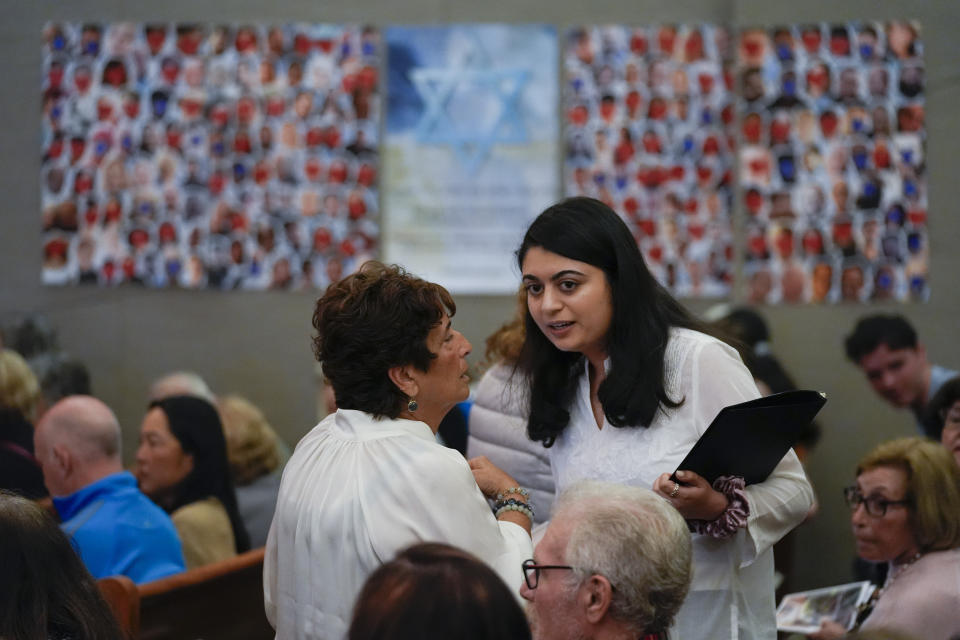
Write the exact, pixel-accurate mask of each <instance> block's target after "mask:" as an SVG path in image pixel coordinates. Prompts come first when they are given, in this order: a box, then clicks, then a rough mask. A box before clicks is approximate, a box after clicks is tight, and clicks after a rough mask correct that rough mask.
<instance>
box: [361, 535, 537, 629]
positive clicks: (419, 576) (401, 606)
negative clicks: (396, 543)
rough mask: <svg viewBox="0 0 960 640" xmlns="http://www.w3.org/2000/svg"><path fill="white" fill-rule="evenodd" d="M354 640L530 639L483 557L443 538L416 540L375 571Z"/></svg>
mask: <svg viewBox="0 0 960 640" xmlns="http://www.w3.org/2000/svg"><path fill="white" fill-rule="evenodd" d="M348 638H349V640H433V639H434V638H459V639H462V640H529V639H530V627H529V626H528V624H527V619H526V616H524V614H523V610H522V609H521V608H520V605H519V604H518V603H517V600H516V598H515V597H514V596H513V594H511V593H510V589H508V588H507V585H506V584H504V582H503V580H501V579H500V577H499V576H497V574H496V573H495V572H494V571H493V570H492V569H491V568H490V567H488V566H487V565H486V564H484V563H483V562H481V561H480V560H479V559H478V558H476V557H474V556H472V555H470V554H469V553H467V552H466V551H462V550H460V549H457V548H455V547H451V546H449V545H446V544H441V543H438V542H432V543H422V544H417V545H414V546H412V547H410V548H409V549H405V550H404V551H401V552H400V553H399V554H398V555H397V557H396V558H395V559H393V560H392V561H390V562H387V563H386V564H384V565H381V566H380V567H379V568H378V569H377V570H376V571H374V572H373V573H372V574H370V577H369V578H368V579H367V582H366V584H364V586H363V589H362V590H361V591H360V595H359V596H358V597H357V602H356V605H355V608H354V611H353V620H352V622H351V623H350V631H349V635H348Z"/></svg>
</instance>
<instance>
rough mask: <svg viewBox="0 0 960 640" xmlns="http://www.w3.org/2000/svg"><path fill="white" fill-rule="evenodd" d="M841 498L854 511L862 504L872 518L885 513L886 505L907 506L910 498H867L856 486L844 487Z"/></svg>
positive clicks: (880, 516) (879, 516)
mask: <svg viewBox="0 0 960 640" xmlns="http://www.w3.org/2000/svg"><path fill="white" fill-rule="evenodd" d="M843 499H844V500H846V502H847V506H848V507H850V510H851V511H856V509H857V507H858V506H859V505H861V504H862V505H863V507H864V509H866V510H867V515H871V516H873V517H874V518H882V517H883V516H885V515H887V507H891V506H907V505H909V504H910V500H887V499H886V498H880V497H877V496H870V497H869V498H867V497H864V495H863V494H862V493H860V490H859V489H857V488H856V487H845V488H844V490H843Z"/></svg>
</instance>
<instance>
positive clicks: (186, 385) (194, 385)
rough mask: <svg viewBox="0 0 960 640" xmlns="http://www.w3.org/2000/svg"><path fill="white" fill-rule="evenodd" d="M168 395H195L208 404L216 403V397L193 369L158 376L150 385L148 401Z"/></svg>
mask: <svg viewBox="0 0 960 640" xmlns="http://www.w3.org/2000/svg"><path fill="white" fill-rule="evenodd" d="M170 396H195V397H197V398H203V399H204V400H206V401H207V402H209V403H210V404H214V405H215V404H216V402H217V398H216V396H214V395H213V391H211V390H210V387H209V386H208V385H207V383H206V381H205V380H204V379H203V378H201V377H200V374H198V373H194V372H193V371H176V372H174V373H169V374H167V375H165V376H163V377H161V378H158V379H157V380H155V381H154V382H153V384H151V385H150V396H149V400H150V402H154V401H156V400H163V399H164V398H169V397H170Z"/></svg>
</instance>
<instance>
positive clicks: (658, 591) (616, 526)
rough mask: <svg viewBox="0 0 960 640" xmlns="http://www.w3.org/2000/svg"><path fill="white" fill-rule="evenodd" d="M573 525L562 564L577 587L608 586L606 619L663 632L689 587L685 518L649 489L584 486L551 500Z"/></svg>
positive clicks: (645, 630) (559, 514)
mask: <svg viewBox="0 0 960 640" xmlns="http://www.w3.org/2000/svg"><path fill="white" fill-rule="evenodd" d="M553 513H554V515H553V517H554V519H558V518H563V519H566V520H568V521H569V522H570V523H571V528H570V537H569V539H568V541H567V548H566V559H565V562H566V563H567V564H569V565H571V566H572V567H574V571H573V579H574V580H576V581H577V582H578V583H580V582H582V581H583V580H585V579H587V578H589V577H590V576H591V575H594V574H599V575H602V576H604V577H606V578H607V579H608V580H609V581H610V584H611V585H613V600H612V603H611V606H610V615H611V617H613V618H614V619H617V620H620V621H621V622H624V623H626V624H628V625H630V626H631V627H632V628H633V629H634V630H636V632H637V633H638V634H649V633H661V632H664V631H666V630H667V629H668V628H669V627H670V625H671V624H673V619H674V617H675V616H676V613H677V611H678V610H679V609H680V605H681V604H683V600H684V598H686V595H687V591H688V589H689V588H690V577H691V574H692V569H691V562H692V555H693V549H692V545H691V541H690V531H689V529H688V528H687V523H686V521H685V520H684V519H683V516H681V515H680V513H679V512H677V510H676V509H675V508H674V507H673V505H671V504H670V503H669V502H667V501H666V500H665V499H664V498H662V497H660V496H659V495H657V494H655V493H654V492H652V491H650V490H648V489H641V488H639V487H630V486H625V485H617V484H610V483H605V482H596V481H584V482H579V483H577V484H574V485H572V486H571V487H570V488H568V489H567V490H566V491H564V492H563V493H562V494H561V495H560V497H559V498H558V499H557V503H556V505H555V506H554V512H553Z"/></svg>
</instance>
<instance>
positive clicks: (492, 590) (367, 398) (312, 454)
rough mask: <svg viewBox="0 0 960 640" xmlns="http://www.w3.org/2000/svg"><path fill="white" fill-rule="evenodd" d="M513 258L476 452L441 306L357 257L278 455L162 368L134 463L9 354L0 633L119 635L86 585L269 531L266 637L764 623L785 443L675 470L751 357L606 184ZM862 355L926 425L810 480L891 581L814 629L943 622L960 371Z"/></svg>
mask: <svg viewBox="0 0 960 640" xmlns="http://www.w3.org/2000/svg"><path fill="white" fill-rule="evenodd" d="M585 214H589V215H585ZM517 258H518V266H519V267H520V269H521V272H522V277H523V281H524V286H523V288H522V290H521V292H520V295H519V296H518V305H519V307H518V313H517V316H516V317H515V318H514V319H513V321H512V322H511V323H509V324H508V325H505V326H504V327H503V328H501V329H500V330H498V332H497V333H496V334H495V335H494V336H492V338H491V340H490V341H489V343H488V356H487V360H488V365H490V368H489V369H488V371H487V373H486V375H485V376H484V378H483V380H482V382H481V385H480V387H481V388H480V390H479V391H478V395H477V399H476V403H475V406H474V408H473V410H472V413H471V415H470V429H471V432H472V433H471V434H470V439H469V444H468V455H469V456H474V457H470V458H467V457H465V456H464V455H463V454H461V453H460V452H459V451H457V450H456V449H453V448H450V447H447V446H444V443H443V439H442V437H440V436H441V435H442V434H438V432H439V430H440V424H441V422H442V421H443V419H444V417H445V416H447V414H448V413H449V412H450V411H451V410H452V409H453V408H454V407H455V406H456V405H457V404H458V403H461V402H463V401H464V400H465V399H467V397H468V395H469V394H470V387H469V382H470V380H469V378H468V376H467V369H468V367H467V360H466V358H467V355H468V354H469V353H470V351H471V345H470V343H469V341H467V339H466V338H465V337H464V336H463V335H462V334H461V333H459V332H458V331H457V330H456V329H455V328H454V326H453V318H454V316H455V314H456V304H455V302H454V300H453V297H452V296H451V295H450V293H449V292H447V291H446V290H445V289H444V288H443V287H442V286H440V285H437V284H435V283H431V282H427V281H425V280H422V279H420V278H417V277H416V276H414V275H412V274H409V273H407V272H406V271H405V270H404V269H403V268H402V267H398V266H395V265H394V266H389V265H383V264H380V263H377V262H369V263H367V264H365V265H363V266H362V267H361V268H360V269H359V270H358V271H357V272H355V273H354V274H351V275H349V276H347V277H345V278H343V279H342V280H340V281H339V282H336V283H334V284H332V285H331V286H330V287H329V288H328V289H327V291H326V292H325V293H324V294H323V295H322V296H321V297H320V299H319V300H318V301H317V303H316V306H315V308H314V315H313V327H314V329H315V332H316V333H315V337H314V343H313V347H314V354H315V356H316V358H317V360H318V361H319V362H320V363H321V365H322V369H323V374H324V377H325V378H326V381H327V382H328V384H329V386H330V388H331V389H332V391H333V394H334V395H335V400H336V409H335V410H334V411H332V412H331V413H330V414H329V415H328V416H326V417H325V418H324V419H323V420H321V421H320V423H319V424H317V425H316V427H314V428H313V429H312V430H311V431H310V432H309V433H307V435H305V436H304V437H303V438H302V439H301V440H300V442H299V444H298V445H297V447H296V449H295V450H294V452H293V454H292V455H291V456H290V457H289V459H287V456H286V455H285V453H284V450H283V446H282V443H281V442H280V439H279V438H278V436H277V435H276V433H275V432H274V431H273V429H272V428H271V427H270V425H269V423H268V421H267V420H266V417H265V416H264V414H263V412H261V411H260V410H259V409H258V408H257V407H255V406H254V405H253V404H252V403H250V402H249V401H247V400H245V399H243V398H241V397H239V396H233V395H228V396H223V397H219V398H218V397H217V396H216V395H215V394H213V392H212V391H211V390H210V388H209V386H207V385H206V383H205V382H204V381H203V380H202V378H200V377H199V376H197V375H196V374H191V373H188V372H179V373H177V374H175V375H172V376H168V377H166V378H164V379H162V380H159V381H158V382H157V383H156V384H154V385H153V386H152V388H151V390H150V400H149V403H148V406H147V407H146V412H145V415H144V417H143V420H142V424H141V427H140V441H139V446H138V448H137V452H136V456H135V460H134V461H133V462H134V464H133V466H132V468H131V470H130V471H127V470H125V469H124V467H123V463H122V460H121V456H120V452H121V450H122V447H121V428H120V425H119V424H118V421H117V418H116V416H115V415H114V414H113V412H112V411H111V410H110V408H109V407H107V406H106V405H105V404H104V403H103V402H101V401H100V400H97V399H96V398H95V397H93V396H92V395H90V394H74V395H68V396H67V397H65V398H62V399H59V400H57V401H55V402H53V403H52V404H50V405H49V406H46V407H44V409H45V411H44V412H43V413H42V415H40V414H39V412H38V411H37V406H38V403H39V399H38V398H39V395H40V385H39V383H38V382H37V380H36V376H33V375H32V374H31V372H30V368H29V365H28V364H27V362H26V361H25V360H24V359H23V358H21V357H20V356H18V355H17V354H16V353H14V352H12V351H10V350H5V351H3V352H2V353H0V417H2V418H3V422H0V456H3V457H0V480H2V481H3V485H2V486H0V490H7V491H6V492H3V493H0V534H2V536H0V539H2V541H3V544H0V558H2V564H0V567H2V568H3V569H4V572H5V574H4V579H0V614H3V618H2V621H0V638H6V637H12V638H20V637H24V638H27V637H29V638H34V637H36V638H56V639H60V638H63V639H67V638H71V639H72V638H87V637H90V638H94V637H96V638H113V637H119V635H118V633H119V632H118V630H117V628H116V625H115V623H114V621H113V620H112V619H111V618H110V614H109V611H108V610H106V608H105V606H104V603H103V601H102V599H100V597H99V595H98V594H97V592H96V587H95V582H94V581H95V579H97V578H103V577H107V576H110V575H125V576H128V577H129V578H130V579H131V580H133V581H134V582H136V583H139V584H141V585H142V584H144V583H147V582H150V581H154V580H156V579H158V578H162V577H165V576H170V575H173V574H177V573H179V572H182V571H189V570H191V569H196V568H199V567H204V566H207V565H210V564H214V563H218V562H221V561H225V560H229V559H230V558H232V557H234V556H236V555H237V554H239V553H243V552H244V551H246V550H248V549H251V548H255V547H261V546H262V547H263V559H264V560H263V594H262V595H263V603H264V613H265V615H266V618H267V619H268V620H269V622H270V624H271V625H272V626H273V627H274V628H275V630H276V637H277V638H280V639H281V640H283V639H287V638H290V639H297V640H299V639H308V638H332V639H334V640H340V639H342V638H350V639H351V640H361V639H367V638H387V639H389V638H398V639H399V638H411V639H414V640H416V639H418V638H422V639H424V640H426V639H428V638H449V637H462V638H476V639H478V640H481V639H482V640H486V639H490V640H492V639H494V638H506V639H511V638H517V639H526V638H533V639H535V640H568V639H569V640H578V639H581V638H591V639H594V640H607V639H609V640H617V639H620V638H623V639H627V638H629V639H633V640H635V639H637V638H642V639H643V640H666V639H667V638H670V639H671V640H677V639H679V638H682V639H683V640H698V639H700V638H703V639H709V640H714V639H717V640H724V639H726V638H731V639H732V638H741V639H750V638H757V639H760V638H772V637H774V635H776V622H775V617H774V607H773V599H774V595H773V594H774V592H773V554H772V552H771V551H770V550H771V548H772V546H773V545H774V544H776V543H777V542H778V541H779V540H781V539H782V538H783V536H784V535H786V534H787V533H789V532H790V530H791V529H793V528H794V527H795V526H796V525H797V524H798V523H799V522H801V521H802V520H803V518H804V517H805V516H806V514H807V512H808V511H809V510H810V508H811V506H812V504H813V496H812V489H811V487H810V484H809V481H808V480H807V478H806V474H805V472H804V470H803V467H802V466H801V465H800V463H799V461H798V459H797V457H796V456H795V455H794V453H793V452H790V453H788V455H787V456H786V457H785V458H784V459H783V460H782V461H781V463H780V464H779V465H778V466H777V468H776V469H775V470H774V472H773V473H772V474H771V476H770V477H769V478H768V479H767V480H765V481H764V482H762V483H757V484H756V485H750V486H745V484H744V482H743V479H742V478H736V477H722V478H720V479H718V480H717V481H716V482H714V483H710V482H707V481H706V480H705V479H704V478H701V477H699V476H698V475H697V474H694V473H692V472H685V471H681V472H678V473H677V475H676V476H675V477H671V476H670V474H669V473H666V472H665V469H666V468H667V467H669V466H671V465H670V464H668V461H671V460H673V459H674V458H677V459H679V458H680V457H682V455H683V454H684V453H685V451H686V448H685V447H686V445H688V444H690V443H692V442H693V441H695V439H696V437H698V433H702V430H703V428H705V427H706V424H707V423H708V422H709V416H708V415H707V414H708V413H710V409H711V408H718V407H720V406H723V405H724V404H729V403H732V402H736V401H741V400H745V399H751V398H756V397H758V396H759V395H760V390H758V388H757V386H758V385H757V383H756V382H755V378H759V379H762V376H760V375H757V373H756V371H751V370H750V369H749V368H748V367H747V366H745V365H744V362H743V360H747V361H748V364H752V365H755V364H756V363H755V361H754V360H753V358H755V356H757V355H758V354H757V353H756V352H751V351H749V350H747V351H744V355H743V357H742V358H741V356H740V355H738V353H737V351H736V350H735V349H733V348H731V347H730V346H729V345H728V344H725V343H724V342H723V341H721V340H720V339H719V338H717V337H714V335H713V332H712V331H711V329H710V327H709V326H707V325H705V324H703V323H701V322H700V321H699V320H698V319H696V318H695V317H693V316H692V315H691V314H689V312H687V311H686V310H685V309H684V308H683V307H682V306H681V305H680V304H679V302H677V301H676V300H674V299H672V297H670V295H669V294H668V293H667V292H666V291H665V290H663V289H662V288H661V287H659V285H657V284H656V282H655V281H654V279H653V278H652V276H651V274H650V273H649V272H648V271H647V270H646V267H645V266H644V265H643V262H642V257H641V256H640V254H639V252H638V251H637V249H636V245H635V243H633V242H632V238H630V236H629V231H627V230H626V228H625V227H624V226H623V222H622V221H620V220H619V218H618V217H617V216H616V214H614V213H613V212H612V211H610V210H609V208H607V207H606V205H603V204H602V203H599V202H597V201H591V200H589V199H583V198H577V199H571V200H568V201H564V202H562V203H560V204H559V205H555V206H554V207H551V208H550V209H548V210H547V211H546V212H544V213H543V214H542V215H541V216H540V217H539V218H538V219H537V220H536V221H535V222H534V223H533V224H532V225H531V228H530V230H528V233H527V235H526V236H525V238H524V241H523V245H522V247H521V251H519V252H518V254H517ZM647 303H649V304H647ZM624 323H626V324H631V326H632V323H639V324H642V325H643V326H644V328H645V331H646V332H647V334H648V335H646V334H645V335H643V336H637V335H629V333H630V332H629V331H624V330H623V326H624ZM884 324H885V326H886V325H890V324H892V325H896V326H897V327H901V326H902V323H901V322H900V320H896V321H893V322H890V321H889V319H888V320H885V321H884ZM858 326H861V325H858ZM861 328H862V326H861ZM857 331H861V329H857ZM914 338H915V336H914ZM871 345H872V343H871ZM754 347H756V345H754ZM865 349H866V350H865V351H864V350H861V351H864V354H865V355H864V354H860V351H857V354H860V355H859V357H858V358H857V357H853V356H851V359H853V360H854V362H855V363H856V364H857V366H860V367H861V368H863V369H864V371H865V372H867V375H868V379H869V380H870V381H871V383H872V384H873V385H874V388H875V389H877V390H878V392H881V394H882V395H883V397H885V398H887V399H890V401H891V404H894V406H909V407H911V408H913V409H915V413H916V414H917V416H918V417H919V416H922V417H923V418H924V433H925V434H927V435H929V436H937V437H939V440H940V442H937V441H936V440H934V439H933V438H932V437H931V438H929V439H928V438H926V437H912V438H901V439H897V440H893V441H889V442H882V443H876V442H874V443H869V444H864V446H862V452H863V451H865V452H867V453H866V455H864V456H863V457H862V458H861V459H860V462H859V463H858V465H857V466H856V469H855V473H854V479H855V484H854V485H852V486H850V487H847V488H846V489H844V490H843V491H840V488H839V487H821V500H822V501H826V500H837V501H838V500H840V499H841V496H842V499H844V500H845V501H846V503H847V504H848V505H849V507H850V509H851V515H850V518H851V529H852V532H853V536H854V539H855V543H856V547H855V552H856V554H857V555H858V556H860V557H861V558H862V559H864V560H866V561H869V562H872V563H878V564H882V565H884V566H885V567H886V568H887V571H886V574H885V577H884V578H882V581H881V583H880V584H878V585H877V588H876V589H875V590H874V591H873V593H872V595H871V596H870V598H869V599H868V600H867V601H866V602H864V603H863V605H862V606H861V608H860V610H859V613H858V615H857V616H856V619H855V620H853V621H852V622H851V623H849V624H848V623H847V622H846V621H844V623H843V624H841V623H840V622H838V621H834V620H831V619H825V620H824V621H823V622H822V623H821V625H820V628H819V630H817V631H815V632H812V633H811V634H810V635H809V637H810V638H812V639H813V640H829V639H832V638H841V637H846V638H851V639H852V638H891V639H893V638H898V639H899V638H914V639H915V640H918V639H930V640H954V639H955V638H958V637H960V617H958V616H957V615H956V612H957V606H956V604H957V603H958V602H960V466H958V463H960V378H954V379H952V380H946V381H944V380H936V381H935V383H936V384H933V383H931V381H930V376H929V375H927V374H928V373H929V372H930V371H931V366H930V365H929V363H927V362H926V361H925V359H924V358H920V357H919V356H920V355H921V350H922V349H921V348H920V347H918V346H916V343H915V342H913V341H910V340H907V341H905V342H904V341H900V342H894V343H890V344H888V343H886V342H883V343H882V344H880V346H876V345H873V346H869V347H865ZM870 349H873V351H870ZM877 349H879V350H880V351H881V352H882V354H881V355H884V356H886V355H890V354H888V352H894V353H893V357H894V358H896V353H895V352H897V351H906V352H908V353H906V356H908V357H915V359H916V363H915V364H916V367H915V368H916V371H915V372H914V373H916V374H917V375H916V376H914V377H909V376H906V375H905V374H902V375H900V376H899V377H898V376H897V375H894V374H893V372H890V371H888V372H886V373H884V372H883V371H880V372H879V373H874V372H873V369H874V364H875V363H874V362H873V361H872V358H873V357H874V356H876V353H875V351H876V350H877ZM638 354H639V356H642V358H640V359H641V360H643V362H641V363H640V364H636V363H634V362H633V356H636V355H638ZM871 354H872V355H871ZM759 355H763V354H762V353H761V354H759ZM639 356H638V357H639ZM908 364H909V363H908ZM877 366H878V367H879V368H880V369H883V368H884V367H886V368H890V367H894V364H893V363H890V362H886V363H885V364H881V365H877ZM908 368H909V367H908ZM944 371H946V370H944ZM925 372H926V373H925ZM901 373H902V372H901ZM907 373H910V372H907ZM876 376H881V377H883V376H886V378H889V380H886V379H885V380H884V381H883V385H882V390H881V385H880V383H879V382H877V380H876V379H875V378H876ZM924 381H926V382H924ZM641 383H643V384H645V385H647V384H648V385H649V387H644V388H645V389H646V392H649V393H645V395H643V397H639V395H638V397H634V395H632V394H631V393H629V391H630V389H635V388H639V386H641ZM898 384H902V385H903V386H905V387H909V391H910V393H909V394H899V392H898V389H897V385H898ZM769 386H770V387H771V390H773V391H776V389H774V388H773V386H774V385H769ZM934 387H936V390H935V389H934ZM901 395H902V396H903V397H902V398H901V397H900V396H901ZM907 395H909V398H907ZM894 399H896V400H897V402H893V400H894ZM901 400H902V401H901ZM908 400H910V401H908ZM921 401H922V402H921ZM713 414H715V411H713ZM34 423H35V424H36V427H35V428H34V426H33V425H34ZM701 423H703V424H701ZM8 425H12V426H8ZM687 448H688V447H687ZM478 454H479V455H478ZM638 456H639V457H638ZM955 456H956V458H955ZM8 462H9V463H8ZM46 496H49V498H46ZM534 525H538V526H536V527H535V526H534ZM8 568H9V571H7V569H8ZM7 575H9V576H12V577H13V580H8V579H6V576H7ZM17 582H22V583H25V584H27V583H28V584H29V585H30V588H29V589H19V588H17V587H16V583H17ZM823 586H827V585H823ZM67 592H69V593H67Z"/></svg>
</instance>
